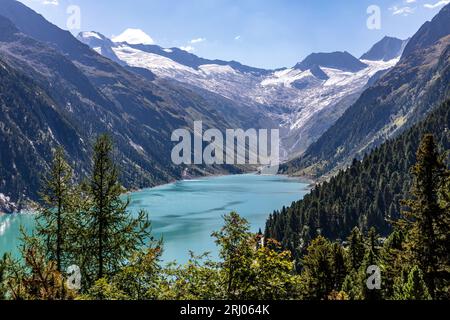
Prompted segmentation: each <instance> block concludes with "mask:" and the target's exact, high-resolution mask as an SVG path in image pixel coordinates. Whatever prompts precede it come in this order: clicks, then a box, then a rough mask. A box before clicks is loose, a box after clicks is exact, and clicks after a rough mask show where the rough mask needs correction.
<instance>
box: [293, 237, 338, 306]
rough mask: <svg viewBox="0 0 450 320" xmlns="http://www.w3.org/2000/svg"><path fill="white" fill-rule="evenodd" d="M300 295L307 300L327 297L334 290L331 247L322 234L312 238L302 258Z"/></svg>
mask: <svg viewBox="0 0 450 320" xmlns="http://www.w3.org/2000/svg"><path fill="white" fill-rule="evenodd" d="M302 264H303V271H302V273H301V281H302V283H301V286H302V295H303V298H304V299H307V300H324V299H328V297H329V296H330V294H331V293H332V292H333V290H334V277H333V275H334V272H333V248H332V245H331V243H330V242H329V241H328V240H327V239H325V238H324V237H323V236H319V237H317V238H316V239H314V240H313V241H312V242H311V244H310V245H309V247H308V250H307V254H306V255H305V257H304V258H303V261H302Z"/></svg>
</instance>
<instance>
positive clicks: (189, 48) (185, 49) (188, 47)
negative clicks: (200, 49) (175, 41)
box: [180, 46, 195, 53]
mask: <svg viewBox="0 0 450 320" xmlns="http://www.w3.org/2000/svg"><path fill="white" fill-rule="evenodd" d="M180 49H181V50H184V51H187V52H189V53H192V52H194V51H195V48H194V47H193V46H185V47H180Z"/></svg>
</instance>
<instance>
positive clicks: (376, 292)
mask: <svg viewBox="0 0 450 320" xmlns="http://www.w3.org/2000/svg"><path fill="white" fill-rule="evenodd" d="M377 242H378V235H377V233H376V230H375V229H374V228H371V229H370V230H369V234H368V236H367V239H366V247H367V250H366V255H365V257H364V260H363V262H362V264H361V270H360V281H361V283H362V286H361V288H362V292H361V295H362V299H363V300H380V299H382V291H381V288H380V289H377V288H375V289H369V288H368V286H367V281H366V280H367V277H368V274H367V270H368V268H369V267H370V266H376V267H378V268H380V255H379V248H378V244H377ZM380 270H381V268H380Z"/></svg>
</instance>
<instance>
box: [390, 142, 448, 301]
mask: <svg viewBox="0 0 450 320" xmlns="http://www.w3.org/2000/svg"><path fill="white" fill-rule="evenodd" d="M441 159H442V156H441V155H439V153H438V150H437V146H436V144H435V140H434V137H433V136H432V135H425V136H424V138H423V140H422V142H421V144H420V147H419V150H418V152H417V163H416V165H415V166H414V167H413V169H412V174H413V177H414V182H413V186H412V188H411V198H410V199H408V200H405V201H404V205H405V206H407V210H405V211H404V212H403V214H404V218H403V219H402V220H401V221H399V222H398V226H399V227H400V228H401V229H402V230H403V232H404V233H405V234H406V235H407V240H406V249H407V251H406V254H407V257H408V260H407V262H409V265H411V266H412V265H415V264H417V265H418V267H419V268H420V270H421V272H423V274H424V279H425V282H426V284H427V286H428V288H429V291H430V294H431V296H432V297H433V298H438V297H441V296H442V295H447V294H448V292H447V290H448V287H449V284H450V282H449V280H448V279H449V275H450V273H449V271H450V261H449V260H448V251H449V247H448V246H447V244H448V242H447V239H448V233H449V231H450V230H449V228H450V224H449V217H448V216H449V212H448V210H446V207H445V205H444V206H442V202H441V201H440V199H439V196H440V194H442V192H441V190H445V189H444V188H446V183H447V181H446V179H447V176H448V173H449V171H448V170H447V169H446V167H445V165H444V163H443V162H442V160H441Z"/></svg>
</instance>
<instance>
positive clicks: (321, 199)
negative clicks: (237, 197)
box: [265, 101, 450, 258]
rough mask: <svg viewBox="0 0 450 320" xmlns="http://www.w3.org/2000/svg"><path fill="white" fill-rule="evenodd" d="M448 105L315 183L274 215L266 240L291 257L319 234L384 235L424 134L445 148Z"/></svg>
mask: <svg viewBox="0 0 450 320" xmlns="http://www.w3.org/2000/svg"><path fill="white" fill-rule="evenodd" d="M449 127H450V101H447V102H445V103H444V104H442V105H441V106H439V107H438V108H437V109H436V110H434V111H433V112H432V113H431V114H430V115H429V116H428V117H427V118H426V119H425V120H424V121H422V122H420V123H418V124H417V125H415V126H414V127H412V128H411V129H410V130H408V131H406V132H405V133H403V134H402V135H401V136H399V137H398V138H396V139H394V140H391V141H388V142H386V143H384V144H383V145H382V146H380V147H379V148H377V149H376V150H374V151H373V152H372V153H371V154H370V155H368V156H366V157H365V159H364V160H363V161H361V162H360V161H356V160H355V161H354V163H353V164H352V165H351V167H350V168H349V169H348V170H346V171H341V172H340V173H339V174H338V175H337V176H335V177H333V178H332V179H331V180H330V181H329V182H325V183H323V184H321V185H318V186H317V187H316V188H314V189H313V190H312V192H311V193H310V194H309V195H307V196H306V197H305V198H304V199H303V200H301V201H299V202H296V203H293V204H292V206H291V207H289V208H283V209H282V210H281V211H277V212H274V213H273V214H272V215H271V216H270V218H269V220H268V222H267V226H266V232H265V233H266V237H268V238H274V239H277V240H279V241H280V242H281V243H282V245H283V247H285V248H287V249H290V250H291V251H292V252H293V254H294V256H295V257H296V258H298V257H300V256H301V255H302V253H304V249H305V247H306V244H307V243H309V242H310V241H311V240H312V239H314V238H315V237H317V236H318V235H323V236H325V237H326V238H329V239H332V240H337V239H346V238H347V236H348V235H349V234H350V232H351V230H352V229H353V228H354V227H359V228H360V229H361V230H363V231H367V230H369V228H371V227H375V228H376V229H377V232H378V233H380V234H381V235H383V236H387V235H388V234H389V233H390V231H391V224H390V223H389V220H391V219H392V220H395V219H397V218H398V217H399V216H400V212H401V204H400V200H401V199H404V198H406V197H407V195H408V192H409V190H410V187H411V178H410V168H411V167H412V166H413V165H414V163H415V161H416V151H417V149H418V146H419V142H420V140H421V138H422V136H423V135H424V134H427V133H431V134H433V135H434V136H435V138H436V141H437V143H438V145H439V147H440V148H441V149H442V151H443V150H449V149H450V132H449Z"/></svg>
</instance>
